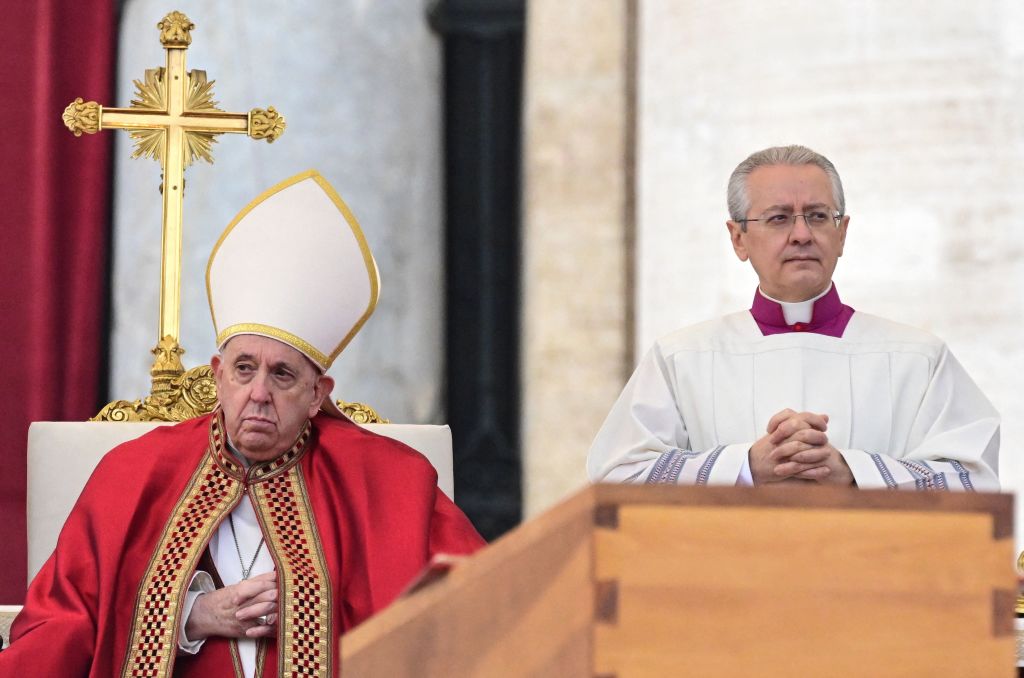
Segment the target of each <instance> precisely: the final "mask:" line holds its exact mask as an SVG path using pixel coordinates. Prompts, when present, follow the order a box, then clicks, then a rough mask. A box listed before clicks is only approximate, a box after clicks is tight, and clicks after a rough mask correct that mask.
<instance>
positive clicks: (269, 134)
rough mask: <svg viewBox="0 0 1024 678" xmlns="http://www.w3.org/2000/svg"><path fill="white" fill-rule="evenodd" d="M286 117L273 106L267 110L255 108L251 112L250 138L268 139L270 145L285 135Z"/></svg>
mask: <svg viewBox="0 0 1024 678" xmlns="http://www.w3.org/2000/svg"><path fill="white" fill-rule="evenodd" d="M284 128H285V122H284V116H283V115H281V114H280V113H278V112H277V111H276V110H275V109H274V107H273V106H269V107H267V108H266V109H262V108H254V109H252V110H251V111H249V136H251V137H252V138H253V139H266V140H267V143H268V144H272V143H274V140H275V139H277V138H278V137H280V136H281V135H282V134H284Z"/></svg>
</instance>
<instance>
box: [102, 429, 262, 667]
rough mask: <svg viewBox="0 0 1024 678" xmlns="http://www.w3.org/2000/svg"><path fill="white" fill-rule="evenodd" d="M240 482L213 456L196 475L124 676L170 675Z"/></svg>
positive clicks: (157, 558) (219, 440) (167, 541)
mask: <svg viewBox="0 0 1024 678" xmlns="http://www.w3.org/2000/svg"><path fill="white" fill-rule="evenodd" d="M221 431H222V427H221V425H220V421H219V417H213V418H212V419H211V423H210V443H209V448H208V452H209V451H211V450H214V449H216V448H217V446H218V445H222V444H223V434H222V433H221ZM241 493H242V483H241V482H239V480H238V479H237V478H235V477H232V475H231V474H229V473H226V472H225V469H224V468H223V467H222V466H221V464H218V463H217V460H216V458H215V457H214V455H213V454H209V453H208V454H206V455H204V456H203V462H202V463H201V464H200V465H199V468H198V469H197V470H196V472H195V473H194V474H193V475H192V478H191V479H190V481H189V483H188V485H187V487H186V488H185V491H184V493H182V496H181V499H179V500H178V504H177V505H176V506H175V507H174V511H173V512H172V513H171V518H170V520H169V521H168V523H167V526H166V527H165V528H164V532H163V535H162V536H161V538H160V545H159V547H158V548H157V549H156V552H155V553H154V555H153V558H152V559H151V560H150V563H149V567H148V568H147V570H146V575H145V577H143V579H142V583H141V584H140V586H139V593H138V597H137V598H136V604H135V620H134V624H133V629H132V636H131V640H130V641H129V643H128V650H127V654H126V657H125V662H124V668H123V669H122V671H121V675H122V676H123V677H124V678H129V677H130V678H164V677H165V676H169V675H171V671H172V669H173V667H174V656H175V653H176V651H177V635H178V633H177V632H178V623H179V619H178V612H179V610H180V608H181V602H182V600H183V599H184V594H185V591H186V589H187V587H188V580H189V576H190V575H191V574H192V572H194V571H195V567H196V563H197V562H198V561H199V558H200V556H201V555H202V553H203V549H204V548H206V544H207V542H208V541H209V539H210V536H211V534H212V532H213V529H214V527H215V526H216V525H217V523H218V521H219V519H220V518H221V517H222V516H223V515H224V514H225V512H227V511H228V510H229V509H230V508H231V507H232V506H234V505H235V503H237V501H238V499H239V497H240V495H241Z"/></svg>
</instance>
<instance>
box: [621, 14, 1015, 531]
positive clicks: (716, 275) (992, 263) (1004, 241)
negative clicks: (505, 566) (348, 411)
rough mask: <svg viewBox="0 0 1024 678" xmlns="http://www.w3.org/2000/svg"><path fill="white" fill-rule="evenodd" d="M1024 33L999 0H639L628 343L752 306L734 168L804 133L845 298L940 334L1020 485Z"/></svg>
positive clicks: (1009, 483) (1004, 470)
mask: <svg viewBox="0 0 1024 678" xmlns="http://www.w3.org/2000/svg"><path fill="white" fill-rule="evenodd" d="M1022 29H1024V6H1021V5H1020V4H1019V3H1012V2H1000V1H997V0H983V1H981V2H974V3H962V2H957V1H953V0H948V1H946V0H932V1H930V2H898V3H897V2H887V1H885V0H863V1H860V0H858V1H854V0H850V1H845V2H844V1H839V0H831V1H828V2H823V1H821V0H793V1H791V2H787V3H755V2H742V1H738V0H732V1H729V0H727V1H723V2H717V3H707V2H701V1H700V0H643V2H642V3H641V11H640V22H639V32H640V35H641V39H640V51H639V64H638V65H639V71H638V73H639V75H638V78H639V90H640V91H639V110H640V111H641V115H640V119H639V123H638V138H639V147H638V179H637V186H638V189H637V190H638V194H639V196H640V197H639V202H638V217H637V218H638V233H637V239H638V250H637V290H636V303H637V348H638V349H640V350H643V349H645V348H646V347H647V346H648V345H649V344H650V343H651V342H652V341H653V340H654V339H655V338H656V337H657V336H659V335H661V334H663V333H665V332H668V331H670V330H671V329H673V328H675V327H679V326H681V325H686V324H689V323H692V322H696V321H699V320H702V319H705V318H707V317H710V316H715V315H720V314H722V313H725V312H728V311H732V310H736V309H740V308H744V307H747V306H748V305H749V303H750V299H751V297H752V295H753V291H754V287H755V285H756V277H755V276H754V274H753V272H752V271H751V270H750V269H749V267H748V266H747V265H745V264H741V263H740V262H739V261H738V260H737V259H736V258H735V255H734V254H733V252H732V250H731V248H730V246H729V242H728V239H727V237H726V230H725V225H724V224H725V220H726V218H727V215H726V206H725V188H726V181H727V179H728V176H729V173H730V172H731V171H732V169H733V168H734V167H735V165H736V164H737V163H738V162H739V161H741V160H742V159H743V158H744V157H746V155H748V154H749V153H750V152H752V151H754V150H757V149H759V148H764V147H766V146H772V145H779V144H788V143H801V144H804V145H807V146H810V147H812V148H814V149H816V150H819V151H820V152H822V153H824V154H825V155H827V156H828V157H829V158H830V159H832V160H833V162H834V163H835V164H836V166H837V168H838V169H839V171H840V174H841V175H842V177H843V182H844V186H845V189H846V198H847V211H848V213H849V214H850V215H851V223H850V230H849V236H848V239H847V246H846V251H845V254H844V256H843V258H842V259H841V260H840V262H839V266H838V268H837V271H836V275H835V281H836V284H837V286H838V287H839V290H840V292H841V293H842V295H843V297H844V299H845V300H846V301H847V303H849V304H850V305H852V306H853V307H854V308H857V309H860V310H864V311H869V312H872V313H875V314H878V315H882V316H887V317H891V318H894V319H899V320H901V321H903V322H906V323H909V324H912V325H917V326H919V327H923V328H926V329H928V330H930V331H932V332H934V333H936V334H938V335H939V336H941V337H943V338H944V339H945V340H946V341H947V342H948V343H949V345H950V347H951V348H952V350H953V352H954V353H955V354H956V355H957V357H958V358H959V359H960V361H961V362H962V363H963V364H964V365H965V367H966V368H967V370H968V371H969V372H970V374H971V375H972V376H973V377H974V379H975V381H977V382H978V384H979V385H980V386H981V388H982V389H983V390H984V391H985V392H986V393H987V394H988V396H989V397H990V399H991V400H992V401H993V403H994V404H995V405H996V407H997V408H998V409H999V410H1000V411H1001V412H1002V415H1003V420H1004V424H1003V436H1002V458H1001V463H1000V471H1001V473H1000V475H1001V477H1002V478H1003V481H1004V486H1005V488H1006V489H1007V490H1019V489H1022V488H1024V475H1022V474H1024V461H1022V456H1021V455H1020V454H1019V452H1018V450H1019V449H1020V447H1021V445H1022V444H1024V396H1022V395H1021V389H1020V388H1019V387H1018V386H1019V384H1018V381H1019V380H1020V375H1021V374H1022V372H1024V344H1022V342H1021V335H1022V330H1024V323H1022V317H1024V316H1022V311H1024V295H1022V294H1021V292H1020V290H1019V289H1018V286H1020V285H1021V284H1022V283H1024V244H1022V243H1024V219H1022V217H1021V215H1020V214H1019V212H1020V207H1019V201H1018V197H1019V196H1020V195H1021V194H1022V193H1024V114H1022V110H1024V42H1022V41H1021V40H1020V37H1019V36H1020V34H1021V31H1022ZM609 404H610V403H609ZM1022 509H1024V507H1022V506H1021V505H1020V504H1018V520H1017V523H1018V536H1020V535H1022V534H1024V530H1022V529H1021V525H1022V523H1024V520H1022V518H1024V510H1022ZM1018 541H1021V540H1020V539H1019V540H1018Z"/></svg>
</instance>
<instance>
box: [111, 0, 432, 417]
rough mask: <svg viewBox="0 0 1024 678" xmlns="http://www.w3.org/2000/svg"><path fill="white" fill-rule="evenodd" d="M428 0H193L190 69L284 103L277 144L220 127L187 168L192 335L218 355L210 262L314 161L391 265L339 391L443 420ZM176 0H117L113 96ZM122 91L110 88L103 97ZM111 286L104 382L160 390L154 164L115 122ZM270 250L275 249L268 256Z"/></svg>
mask: <svg viewBox="0 0 1024 678" xmlns="http://www.w3.org/2000/svg"><path fill="white" fill-rule="evenodd" d="M428 4H429V3H428V2H427V0H413V1H409V0H372V1H371V0H336V1H334V2H323V1H317V0H298V1H296V2H290V3H288V4H287V9H285V6H284V5H282V4H281V3H280V2H272V1H271V0H249V1H248V2H238V1H235V2H202V1H200V0H181V1H180V2H177V3H175V4H174V6H173V9H178V10H180V11H182V12H184V13H185V14H186V15H188V17H189V18H190V19H191V20H192V21H193V22H194V23H195V25H196V28H195V30H194V31H193V33H192V38H193V41H192V46H191V47H190V48H189V50H188V54H187V59H188V66H189V68H195V69H201V70H205V71H206V72H207V76H208V77H209V78H210V79H212V80H216V85H215V87H214V93H215V98H216V99H217V100H218V101H219V102H220V104H221V108H223V109H224V110H229V111H248V110H249V109H250V108H253V107H257V106H258V107H266V106H268V105H273V106H275V107H276V108H277V109H278V110H279V111H280V112H281V113H282V114H283V115H284V116H285V117H286V119H287V122H288V128H287V131H286V132H285V134H284V136H283V137H282V138H281V139H280V140H278V141H277V142H275V143H274V144H273V145H267V144H266V143H265V142H255V141H253V140H251V139H247V138H245V137H244V136H241V135H223V136H221V137H220V141H219V142H218V143H217V144H216V145H215V147H214V164H213V165H212V166H211V165H207V164H205V163H199V164H197V165H195V166H193V167H191V168H190V169H189V170H188V171H187V172H186V182H187V184H186V193H185V212H184V216H185V223H184V243H183V249H184V261H183V270H182V294H181V299H182V320H181V337H182V344H183V346H184V347H185V349H186V350H187V354H186V355H185V356H184V362H185V364H186V366H188V367H190V366H193V365H198V364H202V363H206V362H207V361H208V360H209V358H210V355H211V354H212V353H213V352H214V350H215V346H214V334H213V329H212V324H211V322H210V314H209V308H208V306H207V301H206V290H205V278H204V277H205V274H206V262H207V258H208V257H209V254H210V250H211V249H212V247H213V244H214V242H216V239H217V238H218V236H219V235H220V233H221V232H222V230H223V229H224V228H225V227H226V226H227V224H228V222H229V221H230V220H231V219H232V218H233V217H234V215H235V214H236V213H237V212H238V210H240V209H241V208H242V207H244V206H245V205H246V204H247V203H248V202H249V201H250V200H251V199H252V198H254V197H256V196H257V195H258V194H259V193H261V192H262V191H264V190H265V189H267V188H269V187H270V186H272V185H274V184H275V183H277V182H278V181H280V180H282V179H285V178H287V177H289V176H292V175H294V174H296V173H298V172H301V171H303V170H306V169H309V168H316V169H318V170H319V171H320V172H321V173H322V174H323V175H324V176H325V177H326V178H327V179H328V181H330V182H331V183H332V184H333V185H334V187H335V188H336V189H337V190H338V192H339V193H340V194H341V196H342V198H344V199H345V201H346V202H347V203H348V204H349V207H350V208H351V209H352V211H353V212H354V213H355V215H356V217H357V218H358V219H359V221H360V223H361V225H362V227H363V230H364V232H365V233H366V237H367V240H368V241H369V243H370V247H371V248H372V250H373V252H374V254H375V256H376V258H377V262H378V265H379V267H380V271H381V277H382V286H381V300H380V304H379V306H378V307H377V311H376V313H375V315H374V316H373V318H371V319H370V321H369V323H368V324H367V325H366V326H365V328H364V329H363V330H362V332H361V333H360V335H359V336H357V337H356V339H355V340H354V341H353V342H352V344H351V345H350V346H349V347H348V348H347V349H346V351H345V353H344V354H342V356H341V357H339V359H338V361H337V362H336V364H335V366H334V367H333V368H332V370H331V373H332V375H333V376H334V377H335V379H336V381H337V383H338V386H337V388H336V390H335V395H336V396H337V397H341V398H344V399H346V400H358V401H362V402H367V403H370V404H372V405H373V406H375V407H376V408H377V409H378V410H379V411H380V412H381V414H383V415H384V416H387V417H389V418H391V419H392V420H394V421H401V422H427V421H429V422H434V421H440V420H442V419H443V412H442V407H443V403H442V402H441V391H440V384H441V382H442V375H443V354H442V351H441V342H442V341H443V338H442V332H443V302H444V298H443V270H442V263H441V262H442V252H443V250H442V248H443V243H442V238H441V233H442V230H441V229H442V223H441V219H442V204H441V200H442V199H441V195H442V191H441V186H442V170H443V166H442V159H441V44H440V41H439V39H438V37H437V36H436V35H435V34H433V33H432V32H431V31H430V29H429V27H428V26H427V22H426V9H427V5H428ZM171 8H172V7H171V6H169V5H167V3H165V2H156V1H155V0H129V1H128V2H126V3H125V4H124V7H123V10H122V12H123V21H122V28H121V51H120V58H119V69H118V76H117V82H118V87H119V91H118V94H117V99H118V100H117V102H116V104H117V105H121V106H126V105H127V104H128V102H129V101H130V100H131V98H132V96H133V94H134V88H133V87H132V84H131V83H132V80H134V79H141V78H142V77H143V73H144V71H145V69H146V68H153V67H156V66H162V65H163V60H164V56H163V55H164V52H163V50H162V48H161V46H160V42H159V39H158V31H157V29H156V24H157V22H159V21H160V19H161V18H162V17H163V16H164V15H165V14H166V13H167V12H168V11H169V9H171ZM104 103H110V104H111V105H113V104H112V102H104ZM115 134H116V135H117V147H116V152H115V156H116V193H115V215H114V222H115V239H114V242H115V245H114V247H115V249H114V273H113V276H114V278H113V280H114V285H115V294H114V300H113V301H114V303H113V321H114V329H113V338H112V345H113V356H112V379H111V387H110V396H111V397H112V398H127V399H134V398H138V397H140V396H143V395H145V394H147V393H148V392H149V374H148V371H149V366H150V364H151V362H152V356H151V355H150V354H149V349H150V348H152V346H153V345H155V343H156V339H157V336H156V335H157V303H158V298H159V276H160V204H161V203H160V196H159V194H158V193H157V186H158V184H159V182H160V179H159V166H158V165H157V163H155V162H153V161H144V160H131V159H129V156H130V153H131V142H130V140H129V139H128V136H127V134H125V133H123V132H115ZM267 265H268V266H273V261H272V260H268V262H267Z"/></svg>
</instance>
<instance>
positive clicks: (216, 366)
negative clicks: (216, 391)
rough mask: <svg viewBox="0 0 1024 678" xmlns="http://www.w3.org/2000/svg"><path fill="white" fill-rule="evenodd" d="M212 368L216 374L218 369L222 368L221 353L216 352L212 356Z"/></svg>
mask: <svg viewBox="0 0 1024 678" xmlns="http://www.w3.org/2000/svg"><path fill="white" fill-rule="evenodd" d="M210 369H211V370H213V374H214V375H215V376H216V374H217V370H219V369H220V355H219V354H217V353H214V354H213V357H212V358H210Z"/></svg>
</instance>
